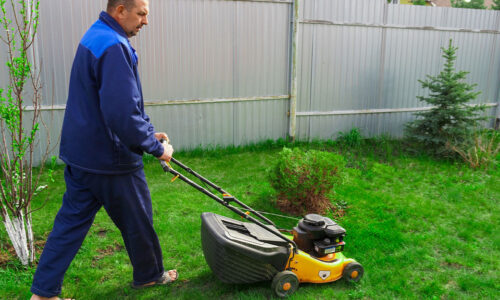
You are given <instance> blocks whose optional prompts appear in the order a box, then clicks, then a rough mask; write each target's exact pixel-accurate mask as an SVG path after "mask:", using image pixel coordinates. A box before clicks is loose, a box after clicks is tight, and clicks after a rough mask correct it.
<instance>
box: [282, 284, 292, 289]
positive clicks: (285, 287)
mask: <svg viewBox="0 0 500 300" xmlns="http://www.w3.org/2000/svg"><path fill="white" fill-rule="evenodd" d="M291 287H292V285H291V284H290V282H287V283H285V284H283V290H284V291H288V290H289V289H290V288H291Z"/></svg>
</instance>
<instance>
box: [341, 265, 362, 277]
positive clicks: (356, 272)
mask: <svg viewBox="0 0 500 300" xmlns="http://www.w3.org/2000/svg"><path fill="white" fill-rule="evenodd" d="M364 272H365V271H364V269H363V267H362V266H361V265H360V264H359V263H357V262H352V263H348V264H347V266H345V267H344V271H342V277H343V278H344V279H345V280H347V281H348V282H358V281H360V280H361V277H363V273H364Z"/></svg>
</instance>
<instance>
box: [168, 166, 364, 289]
mask: <svg viewBox="0 0 500 300" xmlns="http://www.w3.org/2000/svg"><path fill="white" fill-rule="evenodd" d="M170 163H173V164H175V165H177V166H179V167H181V168H182V169H184V170H185V171H186V172H188V173H189V174H191V175H193V176H194V177H196V178H198V179H199V180H201V181H202V182H203V183H204V184H205V185H208V186H210V187H211V188H213V189H214V190H216V191H217V192H218V193H220V194H221V195H222V197H220V196H217V195H215V194H214V193H212V192H211V191H209V190H208V187H207V188H204V187H202V186H201V185H199V184H197V183H195V182H194V181H192V180H191V179H189V178H187V177H186V176H184V175H182V174H181V173H179V172H177V171H176V170H174V169H173V168H172V166H171V164H170ZM170 163H166V162H164V161H161V164H162V167H163V170H164V171H165V172H168V173H171V174H172V175H174V177H173V179H172V181H174V180H175V179H177V178H180V179H182V180H183V181H185V182H186V183H188V184H189V185H191V186H192V187H194V188H196V189H197V190H199V191H200V192H202V193H204V194H205V195H207V196H209V197H210V198H212V199H214V200H215V201H217V202H219V203H220V204H222V205H224V206H225V207H227V208H228V209H230V210H231V211H233V212H235V213H236V214H238V215H239V216H241V217H242V218H243V219H245V220H248V221H250V222H243V221H239V220H235V219H231V218H228V217H224V216H220V215H217V214H214V213H210V212H204V213H202V214H201V221H202V222H201V243H202V248H203V254H204V256H205V260H206V261H207V264H208V265H209V267H210V269H211V270H212V272H213V273H214V274H215V275H216V276H217V278H219V280H221V281H222V282H225V283H240V284H241V283H253V282H259V281H272V284H271V287H272V289H273V290H274V292H275V293H276V295H277V296H279V297H287V296H289V295H291V294H293V293H294V292H295V291H296V290H297V288H298V286H299V283H303V282H309V283H327V282H333V281H336V280H338V279H340V278H344V279H346V280H347V281H350V282H358V281H359V280H360V279H361V277H362V276H363V272H364V271H363V267H362V266H361V265H360V264H359V263H357V262H356V261H355V260H354V259H352V258H346V257H345V256H344V255H343V254H342V251H343V250H344V245H345V242H344V241H343V239H344V237H345V233H346V231H345V229H344V228H342V227H340V226H339V225H338V224H336V223H335V222H334V221H332V220H331V219H329V218H327V217H323V216H321V215H317V214H308V215H306V216H305V217H304V218H302V219H301V220H300V221H299V222H298V224H297V226H296V227H294V228H293V230H283V229H278V228H277V227H276V225H275V224H274V223H273V222H272V221H271V220H269V219H268V218H266V217H265V216H263V215H262V214H261V213H260V212H258V211H255V210H254V209H252V208H250V207H249V206H247V205H246V204H244V203H242V202H241V201H239V200H238V199H237V198H236V197H234V196H232V195H230V194H229V193H227V192H226V191H224V190H223V189H222V188H220V187H218V186H217V185H215V184H214V183H212V182H210V181H209V180H207V179H205V178H204V177H202V176H201V175H199V174H198V173H196V172H195V171H193V170H191V169H190V168H188V167H187V166H185V165H184V164H182V163H181V162H179V161H178V160H176V159H175V158H172V159H171V161H170ZM233 204H237V205H238V207H237V206H234V205H233ZM243 210H245V211H243ZM252 215H255V216H256V218H254V217H252ZM257 218H258V219H260V220H258V219H257ZM289 233H291V234H292V235H290V234H289Z"/></svg>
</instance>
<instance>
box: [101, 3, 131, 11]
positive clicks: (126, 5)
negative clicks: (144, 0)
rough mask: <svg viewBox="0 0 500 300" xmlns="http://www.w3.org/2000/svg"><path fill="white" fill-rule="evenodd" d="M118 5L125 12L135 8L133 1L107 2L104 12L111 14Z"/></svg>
mask: <svg viewBox="0 0 500 300" xmlns="http://www.w3.org/2000/svg"><path fill="white" fill-rule="evenodd" d="M118 5H123V6H125V8H126V9H127V10H131V9H132V8H134V7H135V0H108V7H107V8H106V10H107V11H108V12H111V11H112V10H113V9H114V8H116V7H117V6H118Z"/></svg>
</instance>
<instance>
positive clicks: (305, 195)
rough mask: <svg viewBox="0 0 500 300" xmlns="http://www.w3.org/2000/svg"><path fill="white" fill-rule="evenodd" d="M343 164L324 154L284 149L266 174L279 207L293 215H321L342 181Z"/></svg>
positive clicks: (337, 156) (339, 159) (338, 157)
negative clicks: (275, 193)
mask: <svg viewBox="0 0 500 300" xmlns="http://www.w3.org/2000/svg"><path fill="white" fill-rule="evenodd" d="M344 169H345V160H344V158H343V157H342V156H340V155H337V154H334V153H331V152H324V151H316V150H309V151H307V152H304V151H302V150H301V149H299V148H295V149H293V150H292V149H289V148H286V147H285V148H283V150H282V151H281V152H280V153H279V158H278V160H277V162H276V164H275V165H274V167H272V168H271V169H270V170H269V178H270V181H271V185H272V187H273V188H274V189H275V190H276V192H277V194H278V201H277V204H278V207H279V208H280V209H281V210H282V211H286V212H289V213H292V214H294V215H303V214H305V213H319V214H323V213H324V212H325V211H326V210H327V209H329V208H332V203H331V201H330V199H329V197H328V196H329V195H331V194H332V193H333V189H334V187H335V186H336V185H338V184H340V183H341V182H342V179H343V175H344Z"/></svg>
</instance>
